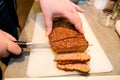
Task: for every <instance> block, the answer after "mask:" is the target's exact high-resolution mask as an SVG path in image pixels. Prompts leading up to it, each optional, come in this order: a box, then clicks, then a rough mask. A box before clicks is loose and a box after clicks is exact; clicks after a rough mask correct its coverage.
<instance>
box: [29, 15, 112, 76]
mask: <svg viewBox="0 0 120 80" xmlns="http://www.w3.org/2000/svg"><path fill="white" fill-rule="evenodd" d="M78 14H79V16H80V17H81V20H82V22H83V28H84V32H85V37H86V39H87V40H88V42H89V43H90V44H92V45H93V46H89V47H88V49H87V50H86V52H87V53H88V55H90V57H91V60H90V61H89V62H88V65H89V66H90V69H91V70H90V73H102V72H110V71H112V69H113V67H112V65H111V63H110V61H109V59H108V58H107V56H106V53H105V52H104V50H103V49H102V47H101V45H100V44H99V42H98V40H97V38H96V37H95V35H94V33H93V32H92V30H91V28H90V26H89V24H88V22H87V20H86V18H85V17H84V14H82V13H78ZM44 24H45V23H44V18H43V14H42V13H38V14H37V18H36V23H35V28H34V34H33V39H32V42H43V43H48V37H47V36H46V35H45V25H44ZM55 54H56V53H54V52H53V51H52V50H51V49H50V48H37V49H31V51H30V56H29V61H28V68H27V75H28V76H29V77H47V76H62V75H73V74H80V73H79V72H77V71H73V72H66V71H63V70H59V69H58V68H57V67H56V62H54V58H55Z"/></svg>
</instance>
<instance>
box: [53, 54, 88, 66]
mask: <svg viewBox="0 0 120 80" xmlns="http://www.w3.org/2000/svg"><path fill="white" fill-rule="evenodd" d="M89 60H90V56H89V55H88V54H86V53H65V54H57V55H56V57H55V59H54V61H55V62H57V63H58V64H73V63H85V62H88V61H89Z"/></svg>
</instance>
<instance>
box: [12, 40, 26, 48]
mask: <svg viewBox="0 0 120 80" xmlns="http://www.w3.org/2000/svg"><path fill="white" fill-rule="evenodd" d="M14 42H15V43H17V44H18V45H19V46H20V47H21V48H26V47H27V44H26V43H27V42H25V41H14Z"/></svg>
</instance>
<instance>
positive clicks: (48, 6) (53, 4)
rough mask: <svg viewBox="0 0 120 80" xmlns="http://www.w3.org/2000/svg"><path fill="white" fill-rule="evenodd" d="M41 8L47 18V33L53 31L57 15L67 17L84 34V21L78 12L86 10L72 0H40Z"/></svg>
mask: <svg viewBox="0 0 120 80" xmlns="http://www.w3.org/2000/svg"><path fill="white" fill-rule="evenodd" d="M40 4H41V9H42V12H43V15H44V18H45V24H46V34H47V35H49V34H50V33H51V31H52V19H53V17H56V16H61V17H65V18H67V19H68V20H69V21H70V22H71V23H72V24H73V25H74V26H75V28H76V29H77V30H78V31H79V32H80V33H82V34H83V29H82V23H81V20H80V17H79V15H78V13H77V12H84V10H83V9H81V8H80V7H79V6H77V5H75V4H74V3H73V2H71V1H70V0H40Z"/></svg>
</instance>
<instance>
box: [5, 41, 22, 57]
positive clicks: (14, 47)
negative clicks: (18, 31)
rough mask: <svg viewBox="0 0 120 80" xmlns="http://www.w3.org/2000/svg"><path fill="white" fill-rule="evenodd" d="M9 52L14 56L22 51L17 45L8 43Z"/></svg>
mask: <svg viewBox="0 0 120 80" xmlns="http://www.w3.org/2000/svg"><path fill="white" fill-rule="evenodd" d="M7 51H8V52H10V53H12V54H15V55H19V54H20V53H21V51H22V50H21V48H20V47H19V46H18V45H17V44H16V43H14V42H12V41H8V43H7Z"/></svg>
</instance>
